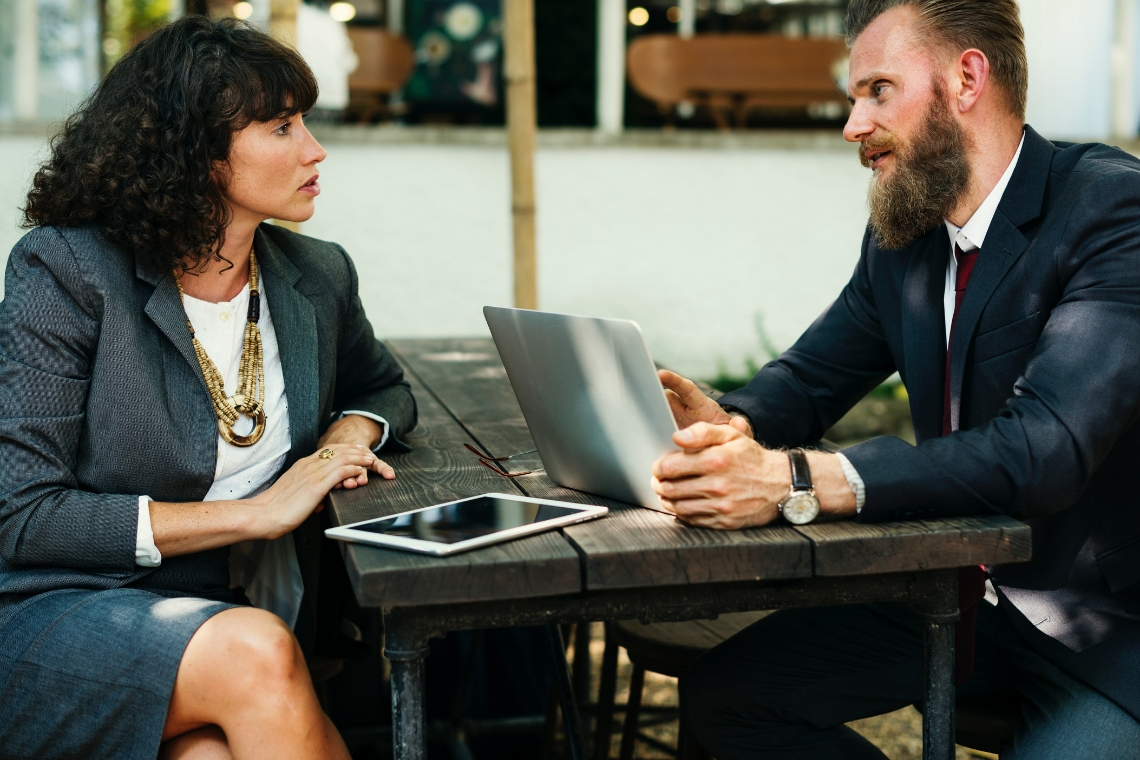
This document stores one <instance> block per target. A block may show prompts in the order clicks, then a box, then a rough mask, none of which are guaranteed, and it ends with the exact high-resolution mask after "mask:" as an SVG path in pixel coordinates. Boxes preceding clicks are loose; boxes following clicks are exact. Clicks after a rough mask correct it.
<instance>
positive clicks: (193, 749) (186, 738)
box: [158, 726, 234, 760]
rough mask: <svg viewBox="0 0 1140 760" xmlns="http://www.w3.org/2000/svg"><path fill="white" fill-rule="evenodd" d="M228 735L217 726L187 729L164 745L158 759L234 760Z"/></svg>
mask: <svg viewBox="0 0 1140 760" xmlns="http://www.w3.org/2000/svg"><path fill="white" fill-rule="evenodd" d="M233 757H234V756H233V755H232V754H231V753H230V744H229V742H227V741H226V735H225V734H223V733H222V729H220V728H218V727H217V726H206V727H205V728H196V729H194V730H193V731H187V732H186V733H184V734H182V736H176V737H175V738H173V739H171V740H170V741H168V742H166V743H164V744H163V745H162V749H161V750H159V752H158V760H233Z"/></svg>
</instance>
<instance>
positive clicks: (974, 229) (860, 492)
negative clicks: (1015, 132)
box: [838, 135, 1025, 511]
mask: <svg viewBox="0 0 1140 760" xmlns="http://www.w3.org/2000/svg"><path fill="white" fill-rule="evenodd" d="M1024 145H1025V136H1024V135H1022V137H1021V142H1020V143H1018V145H1017V151H1016V152H1015V153H1014V154H1013V159H1012V160H1011V161H1010V162H1009V166H1007V167H1006V168H1005V172H1004V173H1003V174H1002V175H1001V179H999V180H998V183H997V184H996V185H994V189H993V190H990V194H989V195H987V196H986V199H985V200H984V201H982V205H980V206H978V209H977V211H975V212H974V213H973V215H972V216H971V217H970V218H969V220H968V221H967V222H966V223H965V224H964V225H962V226H961V227H959V226H957V225H956V224H954V223H953V222H951V221H950V220H949V219H944V220H942V221H943V223H944V224H945V225H946V231H947V232H948V233H950V262H949V263H948V264H947V265H946V286H945V288H944V289H943V291H942V309H943V313H944V315H945V322H946V350H947V351H949V350H950V328H951V326H952V325H953V324H954V310H955V308H956V306H957V298H956V292H955V291H956V285H957V279H958V257H957V256H956V255H955V253H954V246H955V245H957V246H958V247H959V248H961V249H962V251H963V252H966V251H973V250H976V249H980V248H981V247H982V244H983V243H984V242H985V240H986V233H987V232H989V229H990V224H991V223H992V222H993V220H994V214H996V213H997V209H998V205H999V204H1000V203H1001V198H1002V196H1003V195H1005V188H1006V187H1007V186H1008V185H1009V179H1010V177H1012V176H1013V170H1014V169H1015V168H1017V159H1018V158H1020V157H1021V148H1022V146H1024ZM979 255H981V254H979ZM838 457H839V464H840V466H842V467H843V475H844V477H846V478H847V484H848V485H849V486H851V490H852V491H854V492H855V506H856V511H859V510H862V509H863V503H864V502H865V501H866V498H867V497H866V493H867V489H866V486H865V485H864V483H863V478H862V477H861V476H860V475H859V473H858V471H857V470H856V469H855V467H854V465H852V464H851V462H850V460H848V459H847V457H845V456H843V455H842V454H839V455H838Z"/></svg>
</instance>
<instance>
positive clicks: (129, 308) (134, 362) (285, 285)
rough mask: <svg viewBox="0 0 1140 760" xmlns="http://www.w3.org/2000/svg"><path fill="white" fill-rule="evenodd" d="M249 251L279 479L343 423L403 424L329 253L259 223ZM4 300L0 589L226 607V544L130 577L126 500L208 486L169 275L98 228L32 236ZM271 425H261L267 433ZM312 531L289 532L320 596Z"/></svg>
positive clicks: (403, 404)
mask: <svg viewBox="0 0 1140 760" xmlns="http://www.w3.org/2000/svg"><path fill="white" fill-rule="evenodd" d="M255 250H256V252H257V258H258V263H259V265H260V268H261V276H262V278H263V280H264V282H265V283H266V298H267V301H268V304H269V309H270V312H271V313H272V315H273V324H274V327H275V328H276V332H277V339H278V343H279V347H280V351H281V364H282V371H283V374H284V379H285V388H286V393H287V395H288V399H289V426H290V433H291V438H292V443H293V446H292V450H291V451H290V453H289V457H288V459H287V461H286V462H285V465H284V467H285V468H288V467H289V466H291V465H292V464H293V462H294V461H295V460H296V459H297V458H299V457H302V456H306V455H308V454H310V453H312V452H313V450H314V449H315V447H316V445H317V440H318V438H319V437H320V435H321V433H322V432H323V431H324V430H325V429H326V428H327V427H328V425H329V424H330V423H331V421H332V420H333V419H335V417H336V415H337V412H338V410H342V409H359V410H363V411H369V412H373V413H375V414H377V415H380V416H382V417H384V418H385V419H387V420H388V421H389V423H390V424H391V434H392V435H391V438H390V439H389V440H390V442H389V444H388V447H389V448H393V447H394V448H405V449H406V447H403V444H401V443H400V438H401V437H402V436H403V435H404V434H406V433H407V432H408V431H409V430H411V429H412V428H413V427H414V426H415V422H416V405H415V401H414V400H413V398H412V394H411V391H410V389H409V387H408V384H407V383H406V382H404V380H403V372H402V371H401V369H400V367H399V365H398V364H397V363H396V362H395V360H394V359H393V358H392V356H391V354H389V353H388V351H387V350H386V349H385V347H384V346H383V344H381V343H380V342H379V341H378V340H377V339H376V338H375V337H374V336H373V333H372V327H371V325H370V324H369V322H368V319H367V318H366V317H365V314H364V309H363V307H362V306H361V303H360V298H359V296H358V294H357V275H356V270H355V269H354V268H353V265H352V262H351V260H350V259H349V258H348V255H347V254H346V253H345V252H344V250H343V249H342V248H340V246H337V245H335V244H332V243H326V242H322V241H319V240H314V239H312V238H307V237H304V236H302V235H297V234H294V233H291V232H288V231H286V230H284V229H281V228H280V227H274V226H272V225H262V227H261V228H260V229H259V230H258V232H257V236H256V241H255ZM5 290H6V293H5V299H4V301H3V302H0V594H3V593H20V594H32V593H40V592H44V591H50V590H53V589H60V588H87V589H108V588H118V587H122V586H136V587H144V588H149V589H151V590H155V591H157V592H159V593H168V594H170V595H186V594H193V595H200V596H207V597H211V596H212V597H215V598H221V599H225V598H226V595H227V594H228V590H227V588H226V587H228V566H227V556H228V550H227V549H216V550H212V551H209V552H200V553H198V554H193V555H188V556H185V557H174V558H169V559H167V560H164V562H163V564H162V566H161V567H160V568H157V569H144V568H140V567H137V566H136V565H135V535H136V527H137V522H138V497H139V495H141V494H145V495H147V496H150V497H151V498H153V499H155V500H157V501H174V502H192V501H200V500H201V499H202V497H204V496H205V495H206V492H207V491H208V490H209V488H210V485H211V483H212V482H213V478H214V467H215V458H216V452H217V423H216V418H215V416H214V411H213V406H212V404H211V401H210V397H209V395H208V393H207V391H206V386H205V382H204V380H203V378H202V373H201V370H200V368H199V366H198V362H197V360H196V358H195V356H194V351H193V348H192V346H191V342H190V333H189V330H188V329H187V325H186V316H185V312H184V311H183V309H182V305H181V302H180V300H179V295H178V289H177V287H176V286H175V283H174V279H173V277H172V276H171V273H169V272H160V271H154V270H153V269H152V268H150V267H149V266H148V265H146V264H145V263H144V262H142V261H141V260H136V259H135V257H132V256H130V255H129V254H127V253H125V252H124V251H123V250H122V249H120V248H119V247H117V246H116V245H114V244H112V243H109V242H108V241H106V240H105V239H104V238H103V237H102V235H101V234H100V233H99V232H98V231H97V230H95V229H93V228H50V227H49V228H40V229H36V230H33V231H32V232H30V233H28V234H27V235H26V236H25V237H24V238H23V239H22V240H21V241H20V242H19V243H18V244H17V245H16V247H15V249H13V251H12V254H11V256H10V258H9V260H8V268H7V273H6V280H5ZM270 424H272V420H271V421H270ZM320 538H321V533H320V522H319V519H318V516H316V515H314V516H313V517H311V518H310V519H309V520H307V521H306V522H305V523H304V524H302V525H301V526H300V527H299V528H298V529H297V530H296V531H294V539H295V541H296V545H297V550H298V558H299V560H300V563H301V569H302V572H303V574H304V575H305V581H306V588H307V589H315V588H316V574H317V572H318V568H319V565H320V563H319V559H320Z"/></svg>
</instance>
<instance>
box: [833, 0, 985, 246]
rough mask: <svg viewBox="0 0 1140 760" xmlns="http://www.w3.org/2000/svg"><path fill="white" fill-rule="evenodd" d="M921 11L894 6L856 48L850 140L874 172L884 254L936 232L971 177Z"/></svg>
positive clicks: (875, 217) (874, 220) (875, 214)
mask: <svg viewBox="0 0 1140 760" xmlns="http://www.w3.org/2000/svg"><path fill="white" fill-rule="evenodd" d="M917 20H918V15H917V12H916V11H915V10H914V9H913V8H911V7H908V6H902V7H899V8H894V9H892V10H890V11H888V12H886V13H884V14H883V15H882V16H880V17H879V18H877V19H875V21H874V22H872V23H871V24H870V25H869V26H868V27H867V28H866V29H865V30H864V31H863V33H862V34H860V35H859V38H858V39H857V40H855V44H854V45H853V46H852V48H851V77H850V82H851V84H850V85H849V89H850V93H849V94H850V96H851V101H852V105H853V108H852V111H851V116H850V118H849V119H848V121H847V126H846V127H845V128H844V130H843V134H844V137H846V138H847V139H848V140H850V141H851V142H858V143H859V144H860V145H859V159H860V161H862V163H863V165H864V166H867V167H869V168H870V169H871V170H872V171H873V172H874V175H875V176H874V179H873V180H872V183H871V189H870V193H869V202H870V207H871V229H872V230H873V231H874V233H875V237H876V239H877V242H878V243H879V245H880V246H881V247H883V248H888V249H897V248H901V247H903V246H905V245H907V244H909V243H910V242H912V241H913V240H915V239H916V238H918V237H920V236H921V235H924V234H926V233H927V232H929V231H930V230H932V229H933V228H934V227H935V226H937V225H938V224H939V223H940V222H941V221H942V219H943V218H944V217H946V216H948V215H949V213H950V211H951V210H952V209H953V208H954V206H955V205H956V204H957V202H958V200H959V199H960V198H961V197H962V194H963V193H964V192H965V190H966V187H967V185H968V184H969V179H970V166H969V162H968V160H967V156H966V147H967V142H968V141H967V138H966V135H965V133H964V132H963V130H962V128H961V125H960V124H959V123H958V121H957V120H956V119H955V117H954V114H953V113H952V111H951V108H950V104H949V99H948V97H947V94H946V87H945V84H944V80H943V79H942V71H941V69H940V68H939V65H938V63H937V59H936V57H935V56H934V55H933V54H932V53H931V51H930V45H929V42H928V41H926V40H924V39H923V38H922V37H921V35H920V34H919V33H918V28H917Z"/></svg>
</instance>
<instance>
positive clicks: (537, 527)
mask: <svg viewBox="0 0 1140 760" xmlns="http://www.w3.org/2000/svg"><path fill="white" fill-rule="evenodd" d="M483 498H495V499H506V500H508V501H520V502H523V503H525V504H541V505H545V506H551V507H567V508H570V509H575V510H581V511H580V512H578V513H577V514H572V515H565V516H564V517H555V518H553V519H550V520H543V521H542V522H539V523H530V524H528V525H520V526H518V527H516V528H507V529H506V530H500V531H497V532H495V533H489V534H487V535H485V536H476V537H475V538H468V539H465V540H463V541H457V542H456V543H454V544H441V543H436V542H433V541H423V540H421V539H418V538H406V537H404V536H390V535H387V534H385V533H369V532H366V531H362V530H353V528H354V527H355V526H357V525H364V524H365V523H372V522H376V521H378V520H391V519H392V518H394V517H403V516H404V515H411V514H415V513H416V512H425V511H427V510H429V509H438V508H440V507H446V506H450V505H452V504H461V503H463V502H465V501H474V500H475V499H483ZM609 511H610V510H609V509H608V508H607V507H601V506H597V505H595V504H574V503H572V502H568V501H554V500H553V499H537V498H534V497H531V496H519V495H516V494H507V493H481V494H476V495H475V496H468V497H465V498H462V499H451V500H450V501H445V502H442V503H440V504H433V505H431V506H428V507H417V508H416V509H406V510H404V511H402V512H394V513H392V514H390V515H383V516H381V517H370V518H369V519H367V520H358V521H357V522H354V523H350V524H348V525H341V526H339V527H337V528H328V529H327V530H325V535H326V536H328V537H329V538H332V539H335V540H337V541H347V542H350V543H355V544H367V545H370V546H379V547H382V548H385V549H399V550H403V551H411V552H416V553H417V554H429V555H432V556H435V557H444V556H448V555H451V554H459V553H460V552H465V551H470V550H471V549H477V548H479V547H482V546H490V545H492V544H498V543H502V542H503V541H509V540H511V539H513V538H519V537H521V536H527V535H531V534H533V533H545V532H546V531H549V530H555V529H557V528H562V527H565V526H567V525H574V524H575V523H580V522H585V521H586V520H594V519H597V518H599V517H604V516H605V515H607V514H609Z"/></svg>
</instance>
